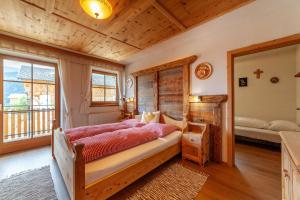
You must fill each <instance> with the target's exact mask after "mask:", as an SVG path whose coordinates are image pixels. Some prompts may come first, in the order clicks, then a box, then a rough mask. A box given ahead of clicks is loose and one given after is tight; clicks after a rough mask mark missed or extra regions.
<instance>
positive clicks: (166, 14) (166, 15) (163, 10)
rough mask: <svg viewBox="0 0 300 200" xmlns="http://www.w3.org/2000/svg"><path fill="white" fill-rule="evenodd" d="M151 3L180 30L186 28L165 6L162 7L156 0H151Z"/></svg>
mask: <svg viewBox="0 0 300 200" xmlns="http://www.w3.org/2000/svg"><path fill="white" fill-rule="evenodd" d="M152 5H153V6H154V7H155V8H156V9H157V10H158V11H159V12H160V13H161V14H163V15H164V16H165V17H166V18H167V19H168V20H169V21H170V22H172V23H173V24H175V25H176V26H177V28H179V29H180V30H181V31H184V30H186V29H187V28H186V27H185V26H184V25H183V24H182V23H181V22H180V21H179V20H178V19H177V18H176V17H174V16H173V15H172V14H171V13H170V12H169V11H168V10H167V9H166V8H164V7H163V6H162V5H161V4H160V3H159V2H158V1H157V0H152Z"/></svg>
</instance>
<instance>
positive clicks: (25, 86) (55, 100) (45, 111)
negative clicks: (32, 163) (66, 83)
mask: <svg viewBox="0 0 300 200" xmlns="http://www.w3.org/2000/svg"><path fill="white" fill-rule="evenodd" d="M0 66H3V67H2V69H1V68H0V69H1V74H3V76H2V77H1V76H0V82H2V84H0V91H1V93H2V94H1V95H0V103H1V104H3V112H2V113H1V112H0V116H1V122H0V127H1V128H0V129H2V130H0V131H2V139H3V141H4V142H13V141H20V140H25V139H26V140H27V139H33V138H36V137H41V136H49V135H50V134H51V128H52V120H54V119H59V83H58V73H57V66H56V65H55V64H53V63H46V62H39V61H35V60H30V59H23V58H16V57H9V56H3V57H2V58H1V59H0Z"/></svg>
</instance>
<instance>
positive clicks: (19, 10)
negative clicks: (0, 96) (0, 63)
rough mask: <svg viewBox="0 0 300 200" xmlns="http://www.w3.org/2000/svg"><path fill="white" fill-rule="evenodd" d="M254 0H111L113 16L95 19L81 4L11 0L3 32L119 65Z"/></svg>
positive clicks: (4, 9)
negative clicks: (156, 44)
mask: <svg viewBox="0 0 300 200" xmlns="http://www.w3.org/2000/svg"><path fill="white" fill-rule="evenodd" d="M251 1H253V0H110V3H111V4H112V7H113V15H112V16H111V17H110V18H108V19H107V20H96V19H93V18H91V17H89V16H88V15H87V14H85V13H84V12H83V10H82V9H81V7H80V4H79V0H8V1H7V0H6V1H1V3H0V31H1V32H6V33H10V34H14V35H18V36H22V37H25V38H30V39H34V40H36V41H39V42H42V43H46V44H51V45H55V46H58V47H63V48H67V49H71V50H74V51H78V52H81V53H86V54H89V55H93V56H97V57H102V58H107V59H110V60H115V61H120V60H122V59H124V58H126V57H127V56H129V55H131V54H133V53H136V52H138V51H140V50H142V49H145V48H147V47H149V46H151V45H153V44H155V43H157V42H159V41H161V40H164V39H167V38H170V37H172V36H174V35H176V34H178V33H180V32H183V31H186V30H187V29H189V28H191V27H193V26H195V25H197V24H200V23H204V22H206V21H208V20H210V19H213V18H214V17H216V16H219V15H222V14H224V13H226V12H228V11H231V10H233V9H235V8H238V7H240V6H242V5H245V4H246V3H249V2H251Z"/></svg>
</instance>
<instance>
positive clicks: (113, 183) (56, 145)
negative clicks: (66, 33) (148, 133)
mask: <svg viewBox="0 0 300 200" xmlns="http://www.w3.org/2000/svg"><path fill="white" fill-rule="evenodd" d="M162 123H171V124H174V125H176V126H179V127H180V128H181V129H182V130H184V129H185V128H186V127H187V124H186V122H185V121H177V120H174V119H171V118H169V117H167V116H165V115H162ZM83 147H84V145H83V144H74V146H71V145H70V143H69V142H68V140H67V139H66V137H65V134H64V133H63V131H62V129H61V128H59V127H58V126H57V123H56V122H55V121H54V122H53V133H52V156H53V158H54V159H55V160H56V162H57V164H58V167H59V169H60V172H61V175H62V177H63V179H64V182H65V185H66V187H67V190H68V192H69V195H70V198H71V199H72V200H82V199H84V200H90V199H98V200H100V199H101V200H102V199H107V198H109V197H111V196H112V195H114V194H115V193H117V192H118V191H120V190H122V189H123V188H125V187H126V186H128V185H129V184H131V183H133V182H134V181H136V180H137V179H139V178H140V177H142V176H144V175H145V174H147V173H148V172H150V171H152V170H153V169H155V168H157V167H158V166H159V165H161V164H162V163H164V162H166V161H167V160H169V159H170V158H172V157H174V156H175V155H177V154H178V153H180V151H181V146H180V142H179V143H178V144H175V145H173V146H171V147H169V148H167V149H165V150H163V151H161V152H159V153H157V154H155V155H153V156H150V157H147V158H144V159H143V160H141V161H138V162H136V163H135V164H133V165H129V166H127V167H126V168H124V169H121V170H119V171H117V172H115V173H113V174H111V175H109V176H106V177H104V178H102V179H99V180H98V181H96V182H94V183H92V184H89V185H85V163H84V159H83V155H82V150H83Z"/></svg>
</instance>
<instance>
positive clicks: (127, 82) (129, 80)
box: [126, 78, 133, 88]
mask: <svg viewBox="0 0 300 200" xmlns="http://www.w3.org/2000/svg"><path fill="white" fill-rule="evenodd" d="M126 85H127V88H131V87H132V85H133V80H132V78H128V79H127V81H126Z"/></svg>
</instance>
